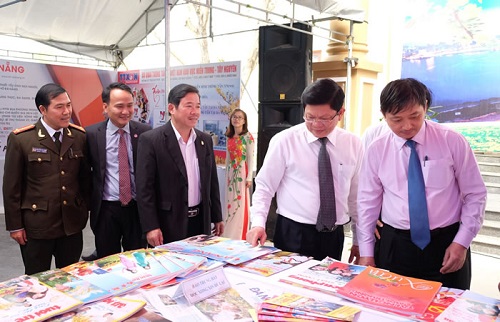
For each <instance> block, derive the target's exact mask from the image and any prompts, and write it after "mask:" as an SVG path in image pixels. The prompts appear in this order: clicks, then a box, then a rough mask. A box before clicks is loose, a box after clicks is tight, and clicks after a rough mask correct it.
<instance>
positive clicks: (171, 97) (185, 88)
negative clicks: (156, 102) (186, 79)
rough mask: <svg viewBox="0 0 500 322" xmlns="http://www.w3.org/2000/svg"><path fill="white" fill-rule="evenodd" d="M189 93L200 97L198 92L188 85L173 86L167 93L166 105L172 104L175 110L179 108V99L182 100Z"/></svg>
mask: <svg viewBox="0 0 500 322" xmlns="http://www.w3.org/2000/svg"><path fill="white" fill-rule="evenodd" d="M189 93H196V94H198V97H200V91H199V90H198V89H197V88H196V87H194V86H193V85H189V84H179V85H176V86H174V87H173V88H172V89H171V90H170V92H169V93H168V103H169V104H174V106H175V108H177V107H179V104H180V102H181V99H183V98H184V97H185V96H186V95H187V94H189Z"/></svg>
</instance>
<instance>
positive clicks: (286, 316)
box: [257, 293, 360, 321]
mask: <svg viewBox="0 0 500 322" xmlns="http://www.w3.org/2000/svg"><path fill="white" fill-rule="evenodd" d="M359 311H360V310H359V309H357V308H354V307H350V306H345V305H341V304H337V303H332V302H327V301H320V300H317V299H313V298H308V297H304V296H301V295H298V294H293V293H283V294H282V295H279V296H277V297H274V298H272V299H269V300H265V301H264V302H262V303H261V304H260V306H259V308H258V311H257V316H258V320H259V321H309V320H314V321H352V320H353V319H354V317H355V315H356V314H357V313H358V312H359Z"/></svg>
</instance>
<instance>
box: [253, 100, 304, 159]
mask: <svg viewBox="0 0 500 322" xmlns="http://www.w3.org/2000/svg"><path fill="white" fill-rule="evenodd" d="M303 116H304V109H303V108H302V104H301V103H300V102H291V103H282V102H278V103H269V102H268V103H260V104H259V137H258V138H259V140H258V144H257V169H260V167H261V166H262V163H263V162H264V157H265V156H266V152H267V148H268V146H269V141H271V138H272V137H273V136H274V135H275V134H276V133H278V132H281V131H283V130H285V129H288V128H289V127H291V126H293V125H296V124H299V123H301V122H303V121H304V119H303Z"/></svg>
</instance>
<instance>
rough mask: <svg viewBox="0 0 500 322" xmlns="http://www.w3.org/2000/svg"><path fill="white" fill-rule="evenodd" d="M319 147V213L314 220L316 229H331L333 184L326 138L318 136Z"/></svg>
mask: <svg viewBox="0 0 500 322" xmlns="http://www.w3.org/2000/svg"><path fill="white" fill-rule="evenodd" d="M319 140H320V142H321V148H320V149H319V154H318V176H319V213H318V220H317V222H316V229H317V230H318V231H325V230H327V231H331V230H332V229H333V228H334V227H335V223H336V222H337V211H336V209H335V189H334V186H333V175H332V166H331V163H330V156H329V155H328V151H327V149H326V143H327V142H328V139H327V138H320V139H319Z"/></svg>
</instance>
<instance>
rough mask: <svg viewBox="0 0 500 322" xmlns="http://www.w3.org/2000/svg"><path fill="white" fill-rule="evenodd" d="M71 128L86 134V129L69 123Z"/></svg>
mask: <svg viewBox="0 0 500 322" xmlns="http://www.w3.org/2000/svg"><path fill="white" fill-rule="evenodd" d="M69 126H70V127H72V128H74V129H77V130H79V131H81V132H83V133H85V129H84V128H83V127H81V126H79V125H76V124H73V123H69Z"/></svg>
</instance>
